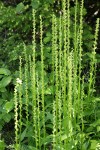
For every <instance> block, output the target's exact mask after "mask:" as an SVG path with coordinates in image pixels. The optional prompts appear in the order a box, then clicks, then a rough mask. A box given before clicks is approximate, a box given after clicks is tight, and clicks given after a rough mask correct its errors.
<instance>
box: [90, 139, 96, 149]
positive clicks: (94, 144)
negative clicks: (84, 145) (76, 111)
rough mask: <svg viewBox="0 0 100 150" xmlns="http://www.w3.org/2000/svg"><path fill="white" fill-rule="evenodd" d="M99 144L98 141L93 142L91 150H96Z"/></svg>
mask: <svg viewBox="0 0 100 150" xmlns="http://www.w3.org/2000/svg"><path fill="white" fill-rule="evenodd" d="M97 143H98V142H97V141H96V140H91V147H90V150H95V149H96V145H97Z"/></svg>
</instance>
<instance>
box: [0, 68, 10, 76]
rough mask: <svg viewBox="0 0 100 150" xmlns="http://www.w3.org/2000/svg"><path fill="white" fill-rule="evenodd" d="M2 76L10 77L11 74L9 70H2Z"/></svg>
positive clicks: (0, 72)
mask: <svg viewBox="0 0 100 150" xmlns="http://www.w3.org/2000/svg"><path fill="white" fill-rule="evenodd" d="M0 74H4V75H10V74H11V73H10V71H9V70H8V69H5V68H0Z"/></svg>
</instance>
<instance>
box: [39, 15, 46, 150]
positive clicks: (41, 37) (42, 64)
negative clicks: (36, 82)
mask: <svg viewBox="0 0 100 150" xmlns="http://www.w3.org/2000/svg"><path fill="white" fill-rule="evenodd" d="M40 49H41V86H42V87H41V88H42V91H41V95H42V119H43V138H44V139H45V110H44V52H43V25H42V17H41V16H40ZM44 149H45V145H44Z"/></svg>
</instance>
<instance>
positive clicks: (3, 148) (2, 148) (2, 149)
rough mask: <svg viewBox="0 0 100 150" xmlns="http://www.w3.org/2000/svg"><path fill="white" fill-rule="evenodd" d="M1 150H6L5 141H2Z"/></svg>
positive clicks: (0, 141)
mask: <svg viewBox="0 0 100 150" xmlns="http://www.w3.org/2000/svg"><path fill="white" fill-rule="evenodd" d="M0 150H5V143H4V141H3V140H0Z"/></svg>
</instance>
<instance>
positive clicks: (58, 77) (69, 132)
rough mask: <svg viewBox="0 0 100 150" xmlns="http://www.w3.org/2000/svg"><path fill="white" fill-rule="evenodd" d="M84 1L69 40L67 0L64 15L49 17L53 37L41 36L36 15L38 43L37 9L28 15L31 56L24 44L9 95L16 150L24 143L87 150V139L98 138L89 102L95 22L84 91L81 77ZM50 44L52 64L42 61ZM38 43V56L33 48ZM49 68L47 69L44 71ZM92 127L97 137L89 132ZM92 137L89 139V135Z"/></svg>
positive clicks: (88, 146)
mask: <svg viewBox="0 0 100 150" xmlns="http://www.w3.org/2000/svg"><path fill="white" fill-rule="evenodd" d="M83 3H84V1H83V0H82V2H81V6H80V19H79V22H80V23H79V28H77V24H76V23H75V22H77V19H75V20H74V21H75V22H74V23H75V24H74V25H75V28H74V29H75V31H74V34H75V36H74V38H73V39H72V38H71V36H70V35H71V28H70V27H71V26H70V25H71V24H70V23H71V20H70V9H69V4H70V3H69V1H67V10H66V2H65V1H63V2H62V5H63V14H62V15H60V18H59V17H57V16H56V15H54V14H53V15H52V33H51V35H50V33H48V34H46V38H44V36H43V35H44V34H45V32H43V20H42V16H40V30H39V32H40V37H39V43H37V41H36V33H37V32H36V31H37V30H36V19H35V17H36V11H35V10H33V12H32V13H33V48H32V50H33V52H32V55H31V56H30V57H29V59H28V55H27V50H26V46H25V45H24V55H25V65H24V74H23V76H22V63H21V59H20V67H19V68H20V69H19V70H20V71H19V74H20V76H19V77H20V78H17V80H16V85H15V91H14V94H15V95H14V99H15V101H14V104H15V109H14V111H15V117H14V118H15V149H16V150H19V149H23V148H25V146H26V145H28V146H27V149H31V148H32V147H34V149H35V148H36V149H44V150H45V149H48V148H50V147H52V149H54V150H55V149H71V150H73V149H79V150H80V149H82V150H88V149H89V148H90V146H91V145H92V144H93V143H92V140H91V139H93V138H97V139H98V138H99V135H98V133H99V125H98V124H99V119H98V117H97V113H98V110H96V106H97V103H96V101H95V100H92V98H93V93H94V84H95V80H94V77H93V73H95V65H96V61H95V54H96V52H95V49H96V47H97V42H96V41H97V38H98V29H99V19H98V20H97V24H96V30H95V39H94V47H93V48H92V50H91V51H92V54H91V58H90V72H89V74H90V76H89V78H88V79H89V81H88V83H87V87H85V78H86V76H85V74H84V73H83V71H84V62H83V56H84V54H85V53H86V52H85V51H84V45H83V42H84V40H83V16H84V11H83ZM77 5H78V3H76V6H75V10H76V12H77ZM66 14H68V15H67V17H66ZM63 19H64V21H63ZM59 23H60V24H59ZM66 28H67V31H66ZM58 31H59V32H58ZM62 37H63V39H62ZM37 40H38V39H37ZM71 40H72V43H71ZM50 41H52V43H51V45H52V47H51V50H50V57H51V60H52V62H48V63H47V61H45V60H46V59H47V58H46V57H47V55H46V56H45V44H47V43H48V42H50ZM92 44H93V43H92ZM38 45H39V50H40V53H39V55H38V54H37V53H38V52H37V49H36V47H37V46H38ZM39 56H40V58H39V60H38V57H39ZM50 57H49V58H50ZM46 63H47V64H46ZM50 64H51V67H50V68H49V69H50V71H49V70H47V69H46V67H47V66H49V65H50ZM50 76H51V77H50ZM50 78H51V80H49V79H50ZM46 79H47V80H46ZM48 87H49V88H48ZM50 87H51V89H52V90H51V92H49V93H48V94H47V92H46V89H47V88H48V89H49V90H50ZM20 90H21V91H20ZM90 108H91V110H92V112H91V110H90ZM19 112H20V113H19ZM88 112H89V113H90V114H89V113H88ZM96 128H97V131H96V133H97V134H96V136H97V137H95V135H94V132H93V131H95V129H96ZM88 130H89V131H88ZM91 132H92V133H91ZM91 134H93V137H91ZM97 141H98V140H97ZM96 146H97V145H96Z"/></svg>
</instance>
